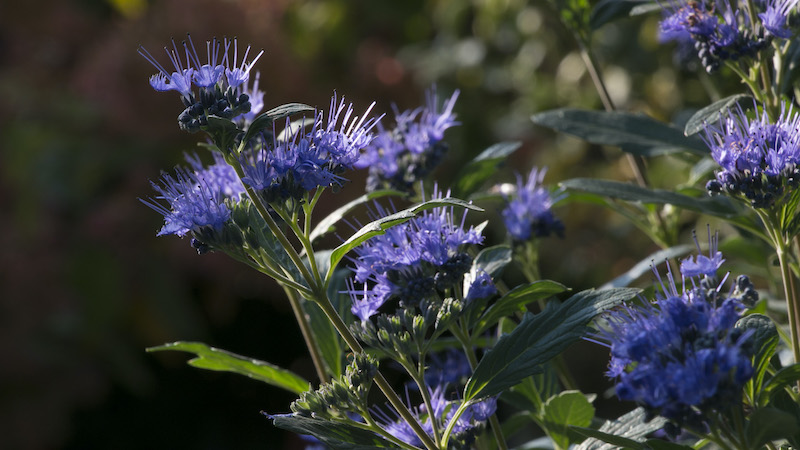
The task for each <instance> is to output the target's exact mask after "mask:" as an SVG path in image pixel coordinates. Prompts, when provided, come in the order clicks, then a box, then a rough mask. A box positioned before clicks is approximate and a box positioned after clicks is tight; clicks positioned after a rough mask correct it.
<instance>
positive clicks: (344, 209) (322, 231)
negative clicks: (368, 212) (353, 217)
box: [310, 189, 406, 242]
mask: <svg viewBox="0 0 800 450" xmlns="http://www.w3.org/2000/svg"><path fill="white" fill-rule="evenodd" d="M387 195H395V196H398V197H405V196H406V194H405V193H404V192H400V191H394V190H391V189H386V190H380V191H373V192H369V193H367V194H364V195H362V196H361V197H358V198H357V199H355V200H353V201H351V202H348V203H347V204H345V205H343V206H340V207H339V208H337V209H336V210H335V211H333V212H332V213H330V214H328V215H327V216H326V217H325V218H324V219H322V220H321V221H320V222H319V223H318V224H317V226H316V227H314V230H313V231H311V235H310V239H311V241H312V242H313V241H315V240H317V239H318V238H320V237H322V236H324V235H326V234H328V233H330V232H332V231H334V230H336V227H334V226H333V225H334V224H335V223H336V222H338V221H340V220H342V218H343V217H344V216H345V215H346V214H348V213H350V212H351V211H352V210H353V209H355V208H356V207H358V206H359V205H361V204H364V203H366V202H368V201H370V200H373V199H376V198H380V197H385V196H387Z"/></svg>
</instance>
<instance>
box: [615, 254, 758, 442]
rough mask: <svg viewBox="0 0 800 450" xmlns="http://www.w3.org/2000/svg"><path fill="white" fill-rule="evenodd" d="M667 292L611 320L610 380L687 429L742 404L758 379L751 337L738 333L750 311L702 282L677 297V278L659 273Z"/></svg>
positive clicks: (627, 307)
mask: <svg viewBox="0 0 800 450" xmlns="http://www.w3.org/2000/svg"><path fill="white" fill-rule="evenodd" d="M653 270H654V272H655V273H656V276H657V278H658V280H659V283H660V285H661V289H662V293H661V294H660V295H657V300H656V301H655V302H653V303H650V302H649V301H647V300H646V299H641V300H642V302H643V304H642V305H640V306H632V305H625V306H623V307H621V308H620V309H618V310H615V311H612V312H611V313H609V314H607V316H606V317H607V320H608V323H609V328H608V329H607V330H606V331H605V332H603V333H602V334H603V335H604V336H605V338H606V339H608V340H609V341H610V348H611V361H610V363H609V369H608V371H607V375H608V376H609V377H612V378H616V380H617V384H616V392H617V396H618V397H619V398H620V399H622V400H629V401H634V402H637V403H639V404H641V405H642V406H644V407H645V408H646V409H647V410H648V411H649V412H650V413H654V414H659V415H661V416H663V417H665V418H667V419H670V420H671V421H672V422H673V423H674V424H676V425H677V426H678V427H680V426H681V425H682V424H685V423H689V422H693V423H697V422H698V421H702V420H703V414H704V413H708V412H709V411H711V410H721V409H724V408H726V407H727V406H729V405H731V404H733V403H735V402H737V401H739V400H738V399H739V395H740V392H741V389H742V387H743V385H744V383H745V382H746V381H747V380H748V379H749V378H750V377H751V376H752V374H753V368H752V365H751V362H750V358H751V356H752V349H751V346H750V345H749V338H750V336H751V334H752V333H751V332H742V330H741V329H738V328H736V327H735V324H736V321H737V320H738V319H739V318H740V317H741V314H742V309H743V305H742V302H741V301H740V299H738V298H735V297H730V298H723V297H722V296H721V295H719V287H717V289H710V290H709V289H706V286H704V285H703V284H702V283H699V284H700V285H699V286H698V285H697V284H694V287H692V288H688V287H687V285H684V290H683V292H678V289H677V286H676V285H675V281H674V279H673V277H672V273H671V272H668V274H667V282H666V284H665V283H664V281H663V280H662V279H661V277H660V275H659V274H658V272H657V271H656V270H655V268H654V269H653Z"/></svg>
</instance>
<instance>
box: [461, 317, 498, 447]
mask: <svg viewBox="0 0 800 450" xmlns="http://www.w3.org/2000/svg"><path fill="white" fill-rule="evenodd" d="M450 331H452V333H453V335H454V336H455V337H456V339H458V341H459V342H460V343H461V347H462V348H463V349H464V353H465V354H466V355H467V360H468V361H469V367H470V369H472V371H473V372H474V371H475V368H476V367H478V357H477V355H475V349H473V348H472V343H471V342H470V337H469V332H468V331H467V327H466V326H464V324H463V323H462V322H461V321H460V320H459V321H458V324H454V325H453V326H452V327H450ZM459 409H460V408H459ZM489 428H491V429H492V434H493V435H494V440H495V442H496V443H497V448H498V449H499V450H508V446H507V445H506V438H505V436H503V429H502V428H501V427H500V421H499V420H498V419H497V414H492V415H491V416H489Z"/></svg>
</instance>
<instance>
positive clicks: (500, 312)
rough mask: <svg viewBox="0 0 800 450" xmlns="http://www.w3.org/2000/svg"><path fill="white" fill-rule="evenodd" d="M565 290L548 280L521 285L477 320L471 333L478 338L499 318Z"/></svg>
mask: <svg viewBox="0 0 800 450" xmlns="http://www.w3.org/2000/svg"><path fill="white" fill-rule="evenodd" d="M566 290H567V287H566V286H564V285H563V284H561V283H556V282H555V281H550V280H539V281H534V282H533V283H529V284H523V285H520V286H517V287H515V288H514V289H512V290H510V291H508V292H507V293H506V294H505V295H504V296H502V297H500V299H499V300H497V301H496V302H495V303H494V304H493V305H492V306H490V307H489V309H487V310H486V312H485V313H484V314H483V316H482V317H481V318H480V320H478V325H477V326H476V327H475V330H474V331H473V332H472V334H473V335H475V336H480V335H481V334H483V332H484V331H486V330H487V329H488V328H489V327H491V326H492V325H494V324H495V323H497V321H498V320H500V318H502V317H505V316H508V315H510V314H513V313H515V312H519V311H522V310H524V309H525V305H528V304H530V303H532V302H535V301H539V300H543V299H546V298H548V297H551V296H553V295H555V294H560V293H561V292H564V291H566Z"/></svg>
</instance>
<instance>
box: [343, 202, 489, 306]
mask: <svg viewBox="0 0 800 450" xmlns="http://www.w3.org/2000/svg"><path fill="white" fill-rule="evenodd" d="M449 194H450V193H449V192H447V193H444V195H443V194H442V193H441V192H438V191H437V190H434V194H433V197H432V198H433V199H440V198H443V196H444V197H446V196H449ZM375 208H376V215H378V216H379V217H383V216H386V215H388V214H389V213H388V211H386V210H385V209H384V208H382V207H380V206H379V205H376V207H375ZM465 219H466V211H465V212H464V214H463V215H462V216H461V218H460V220H458V219H456V217H455V211H454V209H453V208H452V207H450V208H433V209H430V210H427V211H425V212H423V213H421V214H420V215H418V216H416V217H415V218H413V219H411V220H409V221H408V222H405V223H402V224H400V225H396V226H394V227H391V228H389V229H388V230H386V233H385V234H382V235H379V236H376V237H374V238H372V239H370V240H368V241H366V242H365V243H364V244H362V245H361V246H359V247H356V249H355V250H354V251H355V253H356V255H357V256H356V258H355V259H354V260H353V262H354V264H355V267H354V272H355V276H354V281H355V282H356V283H359V284H362V285H367V286H368V287H365V288H351V289H350V290H349V291H348V292H349V293H350V295H351V298H352V300H353V307H352V311H353V314H355V315H356V316H358V317H359V318H360V319H361V320H362V321H366V320H369V317H371V316H372V315H374V314H375V313H376V312H377V310H378V308H380V306H382V305H383V304H384V303H385V302H386V301H388V300H389V299H391V298H396V299H398V300H400V302H401V304H403V305H406V306H414V305H417V304H419V302H420V301H422V300H423V299H428V298H437V296H439V295H440V293H443V292H445V291H450V290H453V289H455V287H456V286H460V285H461V284H462V282H463V277H464V275H465V274H466V273H467V272H469V270H470V268H471V266H472V258H471V257H470V256H469V254H467V253H466V252H465V251H464V247H465V246H466V245H468V244H480V243H481V242H482V241H483V236H481V233H480V231H478V230H477V229H475V228H474V227H469V228H466V227H465V223H464V221H465Z"/></svg>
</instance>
